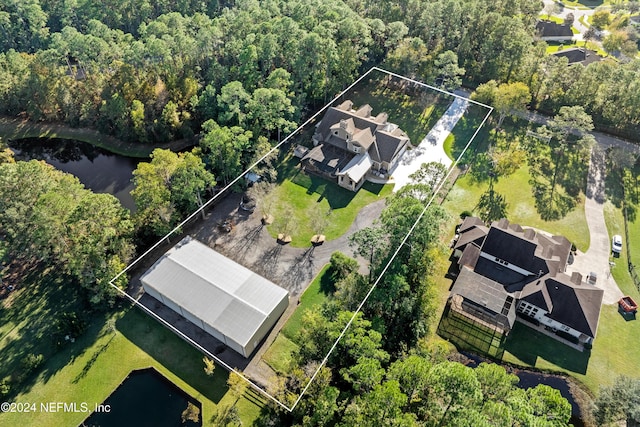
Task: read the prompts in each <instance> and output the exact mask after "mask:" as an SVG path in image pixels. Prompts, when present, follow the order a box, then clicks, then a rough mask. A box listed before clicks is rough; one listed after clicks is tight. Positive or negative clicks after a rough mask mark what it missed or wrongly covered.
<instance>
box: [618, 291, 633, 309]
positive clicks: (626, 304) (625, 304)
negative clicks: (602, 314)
mask: <svg viewBox="0 0 640 427" xmlns="http://www.w3.org/2000/svg"><path fill="white" fill-rule="evenodd" d="M618 305H619V306H620V308H621V309H622V311H624V312H625V313H636V312H637V311H638V304H637V303H636V302H635V301H634V300H633V298H631V297H630V296H628V295H627V296H625V297H622V298H620V301H618Z"/></svg>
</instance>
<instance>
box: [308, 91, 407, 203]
mask: <svg viewBox="0 0 640 427" xmlns="http://www.w3.org/2000/svg"><path fill="white" fill-rule="evenodd" d="M371 113H372V108H371V106H370V105H363V106H361V107H359V108H358V109H354V108H353V103H352V102H351V101H349V100H347V101H344V102H343V103H341V104H340V105H338V106H337V107H329V109H328V110H327V112H326V113H325V115H324V117H323V119H322V121H321V122H320V123H318V125H317V126H316V132H315V134H314V135H313V145H314V148H313V149H312V150H310V151H308V152H307V153H306V155H305V156H304V157H303V158H302V163H303V165H304V168H305V170H307V171H309V172H312V173H317V174H320V175H323V176H326V177H327V178H330V179H337V182H338V185H340V186H341V187H344V188H347V189H349V190H352V191H357V190H358V189H359V188H360V187H361V186H362V184H363V183H364V182H365V180H366V177H367V174H373V175H375V176H381V177H385V176H388V175H389V173H390V171H391V170H393V168H394V167H395V166H396V165H397V163H398V161H399V160H400V158H401V157H402V155H403V154H404V152H405V151H406V150H407V148H408V147H409V146H410V141H409V137H408V136H407V134H406V133H405V132H404V131H403V130H402V129H400V128H399V127H398V126H397V125H395V124H393V123H391V122H389V121H387V119H388V115H387V113H384V112H381V113H379V114H378V115H376V116H373V115H371Z"/></svg>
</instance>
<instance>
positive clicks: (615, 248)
mask: <svg viewBox="0 0 640 427" xmlns="http://www.w3.org/2000/svg"><path fill="white" fill-rule="evenodd" d="M611 252H613V253H614V254H619V253H620V252H622V236H620V235H619V234H616V235H615V236H613V239H611Z"/></svg>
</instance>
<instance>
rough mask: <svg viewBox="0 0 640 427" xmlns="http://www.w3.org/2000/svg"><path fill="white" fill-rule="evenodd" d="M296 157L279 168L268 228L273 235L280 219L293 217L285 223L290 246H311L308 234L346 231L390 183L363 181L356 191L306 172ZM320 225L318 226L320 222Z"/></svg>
mask: <svg viewBox="0 0 640 427" xmlns="http://www.w3.org/2000/svg"><path fill="white" fill-rule="evenodd" d="M297 163H298V162H297V159H289V160H286V161H285V162H284V163H283V165H282V166H281V167H280V168H279V185H278V186H277V187H276V188H275V189H274V191H273V194H272V197H273V199H274V200H275V202H274V206H273V209H272V211H271V215H273V217H274V218H275V221H274V223H273V224H271V225H269V226H268V227H267V230H269V233H270V234H271V236H273V237H274V238H275V237H277V235H278V234H279V233H281V232H282V229H283V225H282V221H283V220H285V219H288V218H289V217H292V218H293V219H292V220H291V223H292V224H289V225H288V228H289V230H287V231H288V232H289V234H291V237H292V239H293V240H292V242H291V245H292V246H296V247H304V246H310V245H311V236H313V235H314V234H317V233H319V232H321V234H324V235H325V236H326V238H327V240H332V239H335V238H337V237H340V236H342V235H343V234H344V233H346V232H347V230H349V227H351V224H352V223H353V221H354V220H355V218H356V216H357V215H358V212H359V211H360V209H362V208H363V207H365V206H367V205H368V204H370V203H373V202H375V201H377V200H380V199H383V198H384V197H386V196H387V195H389V194H390V193H391V190H392V189H393V185H381V184H372V183H370V182H365V184H364V185H363V186H362V188H360V190H358V191H357V192H353V191H349V190H347V189H345V188H342V187H340V186H339V185H338V184H336V183H334V182H332V181H329V180H327V179H324V178H321V177H319V176H315V175H307V174H306V173H305V172H303V171H301V170H300V169H299V168H298V167H297ZM321 221H322V222H324V223H325V224H324V225H323V226H318V223H319V222H321Z"/></svg>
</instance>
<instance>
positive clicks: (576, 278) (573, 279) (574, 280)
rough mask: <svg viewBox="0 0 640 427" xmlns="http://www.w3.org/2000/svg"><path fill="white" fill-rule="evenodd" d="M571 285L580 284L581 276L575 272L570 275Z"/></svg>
mask: <svg viewBox="0 0 640 427" xmlns="http://www.w3.org/2000/svg"><path fill="white" fill-rule="evenodd" d="M571 283H573V284H574V285H579V284H581V283H582V274H580V273H578V272H577V271H574V272H573V273H571Z"/></svg>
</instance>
